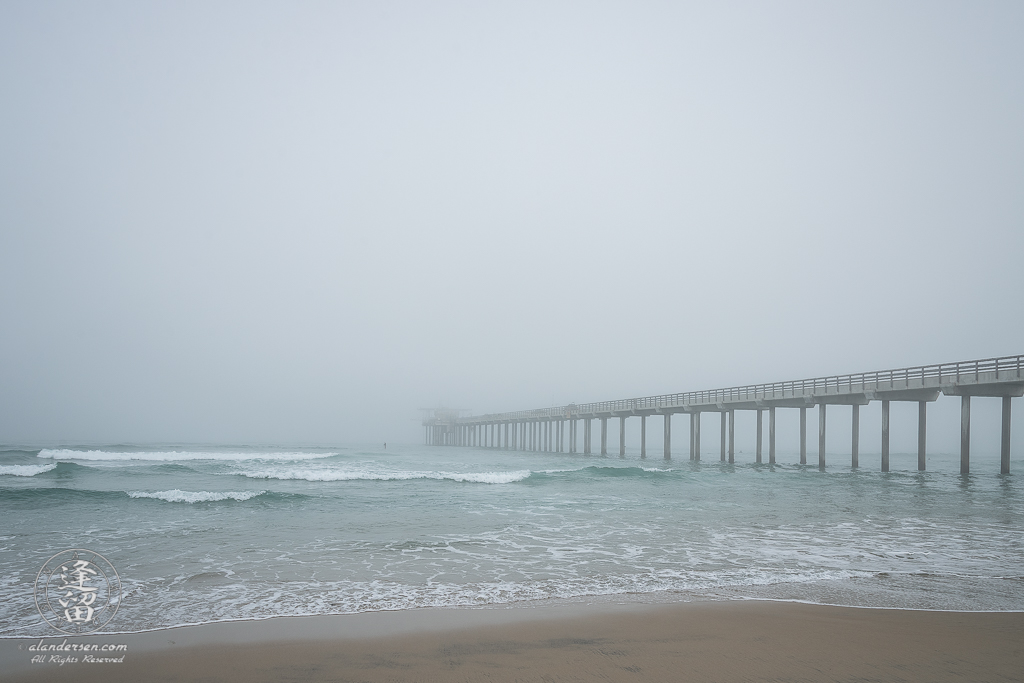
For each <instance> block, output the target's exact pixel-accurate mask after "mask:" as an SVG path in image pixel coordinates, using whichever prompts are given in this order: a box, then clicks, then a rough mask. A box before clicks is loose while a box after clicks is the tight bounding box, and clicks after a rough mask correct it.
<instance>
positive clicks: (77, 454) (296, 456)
mask: <svg viewBox="0 0 1024 683" xmlns="http://www.w3.org/2000/svg"><path fill="white" fill-rule="evenodd" d="M335 455H338V454H337V453H231V452H202V451H159V452H158V451H153V452H149V451H135V452H126V453H118V452H113V451H75V450H71V449H70V448H54V449H51V448H44V449H43V450H41V451H39V455H38V457H40V458H51V459H53V460H152V461H156V462H168V461H176V460H318V459H320V458H330V457H333V456H335Z"/></svg>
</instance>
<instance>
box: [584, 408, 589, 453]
mask: <svg viewBox="0 0 1024 683" xmlns="http://www.w3.org/2000/svg"><path fill="white" fill-rule="evenodd" d="M590 419H591V418H589V417H588V418H586V419H585V420H583V453H584V454H585V455H590V428H591V427H590Z"/></svg>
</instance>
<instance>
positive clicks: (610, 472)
mask: <svg viewBox="0 0 1024 683" xmlns="http://www.w3.org/2000/svg"><path fill="white" fill-rule="evenodd" d="M972 456H973V458H972V467H973V468H974V469H975V474H972V475H970V476H968V477H961V476H960V475H959V474H958V464H959V462H958V456H956V455H942V454H939V455H930V456H929V461H928V465H929V468H930V469H929V471H928V472H925V473H918V472H916V471H915V468H916V454H905V455H901V454H893V456H892V467H893V471H892V472H890V473H887V474H882V473H881V472H879V471H877V470H878V467H877V465H878V463H877V456H871V455H862V456H861V462H862V463H863V466H862V467H861V468H860V469H859V470H851V469H850V468H849V467H848V466H847V465H846V463H848V460H847V457H848V456H842V455H830V456H829V459H830V463H831V464H830V466H829V468H828V469H827V470H826V471H825V472H819V471H818V469H817V466H816V464H815V465H813V466H800V465H795V464H788V463H793V462H794V461H796V460H797V457H796V456H795V455H793V454H780V456H779V460H780V463H781V464H779V465H775V466H768V465H755V464H753V463H752V461H753V456H752V455H751V454H749V453H748V454H744V453H739V454H737V460H738V462H737V463H736V464H735V465H728V464H724V463H721V462H719V461H718V458H717V455H714V456H712V457H711V458H710V459H705V460H703V461H701V462H699V463H692V462H690V461H689V460H687V459H686V458H685V456H684V457H683V459H678V458H677V459H675V460H672V461H665V460H663V459H661V457H660V456H659V457H655V458H648V459H640V458H639V456H638V454H636V453H631V454H627V456H626V457H625V458H619V457H618V456H617V455H613V456H610V457H603V456H594V455H587V456H585V455H579V454H555V453H523V452H508V451H494V450H484V449H475V448H454V447H431V446H397V447H395V446H393V447H391V448H389V449H387V450H384V449H383V448H368V447H337V448H283V449H275V448H252V447H228V446H206V447H202V448H199V447H183V446H175V447H170V446H168V447H143V446H133V445H120V446H104V447H89V448H85V447H75V448H52V449H41V450H37V449H20V450H19V449H14V448H7V449H6V450H0V519H2V520H3V522H2V527H0V636H5V637H11V636H32V637H36V636H48V635H53V633H54V632H53V631H52V630H50V629H49V627H48V626H46V625H45V624H44V623H43V622H42V620H41V618H40V616H39V614H38V613H37V611H36V607H35V604H34V600H33V594H32V589H33V585H34V581H35V578H36V574H37V572H38V571H39V569H40V567H42V565H43V563H44V562H45V561H46V559H47V558H49V557H50V556H51V555H53V554H55V553H57V552H59V551H61V550H64V549H67V548H88V549H90V550H93V551H95V552H98V553H100V554H102V555H104V556H105V557H106V558H107V559H108V560H110V562H111V563H112V564H113V565H114V567H115V568H116V569H117V571H118V573H119V574H120V577H121V580H122V583H123V587H124V592H123V597H122V600H121V606H120V609H119V611H118V612H117V615H116V616H115V618H114V620H113V621H112V622H111V623H110V624H109V625H108V626H107V628H106V629H105V632H130V631H140V630H146V629H154V628H162V627H170V626H175V625H181V624H194V623H202V622H210V621H218V620H233V619H257V618H265V617H271V616H280V615H306V614H338V613H352V612H362V611H371V610H396V609H408V608H415V607H424V606H457V605H494V604H510V603H522V602H526V601H538V600H539V601H552V600H554V601H564V600H568V601H573V600H590V599H598V598H597V597H596V596H616V599H618V598H621V599H629V600H641V601H643V600H650V601H666V600H693V599H735V598H770V599H783V600H802V601H810V602H820V603H828V604H842V605H861V606H871V607H899V608H909V609H956V610H1021V609H1024V479H1021V476H1022V475H1021V474H1011V475H1009V476H1002V475H999V474H998V454H985V453H974V454H972ZM705 458H708V456H707V455H705ZM812 459H814V458H812ZM1022 466H1024V463H1021V462H1017V461H1014V462H1013V463H1012V468H1013V469H1014V470H1015V471H1016V472H1022V470H1021V467H1022Z"/></svg>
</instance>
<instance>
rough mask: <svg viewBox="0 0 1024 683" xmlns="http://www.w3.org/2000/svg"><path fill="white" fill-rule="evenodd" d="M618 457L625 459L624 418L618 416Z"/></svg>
mask: <svg viewBox="0 0 1024 683" xmlns="http://www.w3.org/2000/svg"><path fill="white" fill-rule="evenodd" d="M619 457H620V458H625V457H626V418H625V417H623V416H621V415H620V416H619Z"/></svg>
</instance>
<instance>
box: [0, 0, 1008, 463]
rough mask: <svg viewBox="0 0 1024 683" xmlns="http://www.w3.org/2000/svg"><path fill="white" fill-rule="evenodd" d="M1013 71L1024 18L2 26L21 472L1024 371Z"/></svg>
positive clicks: (83, 11)
mask: <svg viewBox="0 0 1024 683" xmlns="http://www.w3.org/2000/svg"><path fill="white" fill-rule="evenodd" d="M1022 35H1024V6H1022V5H1021V4H1020V3H937V2H922V3H911V2H901V3H888V2H878V3H873V2H856V3H854V2H848V3H700V4H684V3H653V2H652V3H637V2H629V3H625V2H623V3H551V2H539V3H528V2H517V3H501V4H499V3H471V2H466V3H448V2H436V3H370V2H366V3H322V4H321V3H254V2H245V3H169V4H160V3H128V2H126V3H70V2H67V3H24V2H13V1H7V2H0V92H2V95H0V102H2V109H0V255H2V263H3V268H2V270H0V278H2V280H0V283H2V284H0V358H2V362H0V442H3V443H7V444H11V443H75V444H78V443H123V442H222V443H238V444H258V443H273V444H293V443H294V444H318V443H325V444H342V443H358V442H383V441H392V442H412V443H416V442H419V441H422V431H421V427H420V426H419V413H418V409H419V408H421V407H431V406H438V405H442V404H443V405H446V406H450V407H459V408H466V409H469V410H472V411H473V412H490V411H505V410H518V409H526V408H536V407H545V406H549V405H559V404H563V403H568V402H573V401H575V402H586V401H593V400H605V399H616V398H626V397H631V396H643V395H649V394H657V393H667V392H676V391H687V390H694V389H710V388H716V387H723V386H732V385H736V384H746V383H754V382H763V381H774V380H786V379H798V378H801V377H813V376H819V375H824V374H836V373H845V372H859V371H867V370H877V369H885V368H890V367H901V366H904V365H915V364H923V363H934V362H945V361H954V360H966V359H973V358H985V357H991V356H998V355H1009V354H1018V353H1024V341H1022V340H1024V315H1022V314H1024V303H1022V292H1024V277H1022V275H1021V269H1020V264H1021V254H1024V222H1022V219H1024V125H1022V122H1024V41H1022V40H1021V38H1020V37H1021V36H1022ZM908 405H909V404H908ZM940 406H946V407H940ZM957 407H958V404H957V402H956V400H955V399H940V400H939V403H938V404H937V405H936V409H935V412H934V413H933V414H934V417H931V416H930V421H929V427H930V429H934V430H935V431H934V435H932V434H930V439H931V441H930V443H935V444H937V446H936V447H947V446H948V447H949V448H955V445H953V444H955V439H956V434H957V433H958V432H957V429H958V426H957V423H956V420H957V419H958V413H957ZM1014 407H1015V413H1016V415H1015V420H1014V425H1015V444H1014V452H1015V454H1017V453H1020V452H1022V450H1021V439H1024V429H1021V428H1019V427H1024V424H1022V423H1021V421H1020V419H1019V418H1020V416H1021V414H1022V413H1024V404H1020V403H1019V401H1015V404H1014ZM872 409H873V410H877V405H876V404H873V405H872ZM900 410H902V408H900ZM910 410H911V408H910V407H907V411H908V412H907V415H906V416H905V417H906V419H904V418H903V417H901V415H902V413H899V412H897V409H896V408H895V407H894V414H893V415H894V417H893V420H894V422H893V425H894V426H893V430H894V431H893V438H894V440H895V441H894V448H898V447H899V446H900V444H901V443H902V442H901V441H900V439H904V436H905V439H904V440H905V441H906V444H907V445H906V447H907V448H908V449H912V448H913V446H912V444H913V443H914V441H913V439H914V438H916V431H915V430H916V422H914V421H912V420H914V419H916V414H915V415H911V414H910V412H909V411H910ZM848 411H849V409H848V408H842V409H835V410H834V411H833V412H834V414H835V415H836V416H837V417H835V418H833V417H832V415H833V412H830V413H829V416H830V423H829V428H830V430H832V431H831V432H830V436H829V439H830V441H829V444H830V446H831V444H832V439H833V433H834V434H835V438H836V439H837V442H836V444H837V445H836V448H837V450H841V449H842V448H843V447H844V446H843V445H842V444H843V443H845V439H846V438H847V436H846V433H847V431H848V422H847V413H848ZM997 411H998V407H997V406H996V403H993V405H992V406H991V407H990V406H988V403H986V402H985V401H984V400H979V402H978V408H977V409H976V410H975V417H976V418H977V419H978V420H980V421H981V422H979V423H978V424H979V425H986V424H988V423H987V422H985V421H986V420H989V421H990V422H991V424H992V428H991V429H990V428H989V427H988V426H978V427H976V428H975V434H976V435H977V438H980V439H983V440H984V439H989V438H991V439H992V440H993V442H995V440H997V439H998V434H997V433H995V425H997V424H998V417H997ZM783 412H786V413H787V414H788V412H794V414H795V411H783ZM990 413H991V415H990ZM870 415H873V413H869V411H868V409H865V412H864V415H863V416H862V422H863V424H864V425H865V427H864V429H865V433H864V436H863V437H862V450H863V451H864V452H869V451H870V450H871V449H872V448H873V447H874V446H872V444H873V440H874V437H870V439H871V443H869V432H868V425H869V424H871V425H872V427H871V429H877V425H875V424H874V420H875V418H873V417H870ZM943 416H945V417H943ZM748 418H749V420H750V421H751V423H752V419H753V418H752V417H750V416H748V415H745V416H743V417H742V419H743V420H747V419H748ZM781 419H782V418H781V417H780V420H781ZM786 419H790V418H788V417H787V418H786ZM809 421H810V422H811V423H812V426H813V424H814V422H813V420H809ZM637 422H638V421H637ZM657 422H659V423H660V420H657ZM684 422H685V420H680V427H681V428H682V425H683V423H684ZM904 423H906V424H904ZM630 424H631V425H632V423H630ZM745 424H746V423H741V424H740V427H741V428H742V429H738V432H737V433H738V437H737V438H740V434H741V433H742V434H743V436H742V438H744V439H746V438H747V437H748V436H749V434H747V432H748V431H750V430H749V429H748V428H747V427H745V426H744V425H745ZM787 424H788V423H787ZM711 426H712V425H711V423H710V422H709V423H708V424H707V425H706V426H705V429H708V436H705V441H706V443H707V444H708V445H706V446H705V448H714V447H715V438H716V432H715V430H714V429H711V428H710V427H711ZM784 426H785V425H783V423H781V422H780V439H783V438H786V439H789V438H791V436H792V435H790V436H786V435H788V434H789V431H786V435H784V434H783V433H782V431H785V430H789V427H785V430H783V427H784ZM659 428H660V424H659V425H655V424H654V421H651V424H649V425H648V429H649V430H650V433H651V436H650V437H649V438H650V439H651V441H649V447H651V444H653V443H654V442H655V438H657V442H658V443H660V434H659V433H658V430H659ZM616 429H617V427H616ZM628 429H633V430H634V434H635V430H636V426H631V427H628ZM901 430H902V431H901ZM904 431H905V432H906V435H904V434H903V432H904ZM989 432H992V434H988V433H989ZM1018 435H1020V436H1018ZM631 440H632V436H631ZM683 443H685V442H684V441H680V448H681V447H682V444H683ZM780 443H781V442H780ZM875 448H877V447H875ZM677 450H678V449H677ZM812 450H813V444H812Z"/></svg>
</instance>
